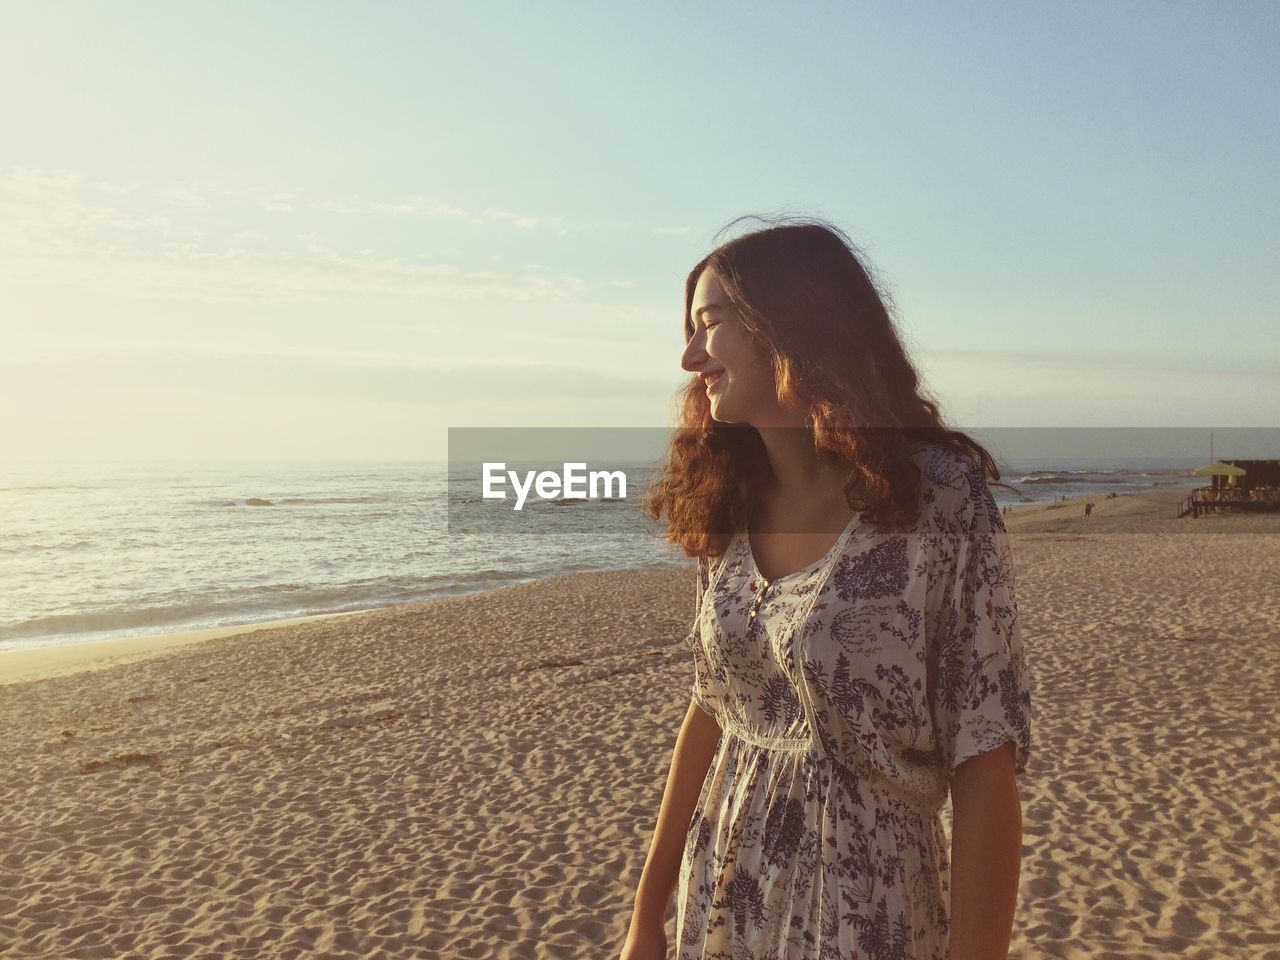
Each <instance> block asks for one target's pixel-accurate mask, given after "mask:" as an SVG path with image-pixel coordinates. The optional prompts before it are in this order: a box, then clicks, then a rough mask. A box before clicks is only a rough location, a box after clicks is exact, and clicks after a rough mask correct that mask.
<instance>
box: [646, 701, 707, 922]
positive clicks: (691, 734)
mask: <svg viewBox="0 0 1280 960" xmlns="http://www.w3.org/2000/svg"><path fill="white" fill-rule="evenodd" d="M720 733H721V731H720V725H719V724H718V723H717V722H716V720H715V718H714V717H712V716H711V715H710V714H708V713H707V712H706V711H705V710H703V709H702V708H701V707H699V706H698V705H697V704H696V703H694V702H693V701H690V702H689V709H688V711H687V712H686V713H685V715H684V723H683V724H681V726H680V733H679V735H678V736H677V737H676V746H675V751H674V753H673V755H672V758H671V770H670V772H669V773H668V774H667V786H666V790H665V791H664V793H663V795H662V806H661V808H660V809H659V811H658V825H657V827H656V829H655V830H654V834H653V842H652V843H651V844H650V845H649V856H648V858H647V859H646V860H645V864H644V870H643V871H641V874H640V884H639V887H638V888H637V890H636V903H635V908H634V910H633V911H632V915H631V922H632V924H633V925H634V924H643V923H658V924H661V923H663V922H664V921H665V918H666V914H667V904H668V903H669V902H670V900H671V894H672V893H673V892H674V891H675V887H676V881H677V879H678V873H679V870H680V861H681V858H682V856H683V854H684V841H685V837H686V836H687V835H688V832H689V826H690V824H691V823H692V821H693V811H694V807H696V806H697V804H698V796H699V794H701V792H702V781H703V780H704V779H706V776H707V770H708V769H709V768H710V767H711V760H712V758H713V757H714V756H715V752H716V745H717V744H718V743H719V742H720Z"/></svg>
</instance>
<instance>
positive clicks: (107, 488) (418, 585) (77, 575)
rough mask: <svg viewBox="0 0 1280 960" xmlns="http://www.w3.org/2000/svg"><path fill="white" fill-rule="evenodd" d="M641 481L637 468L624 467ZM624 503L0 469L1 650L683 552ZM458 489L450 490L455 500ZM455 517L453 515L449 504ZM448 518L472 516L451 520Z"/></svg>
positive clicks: (1071, 490) (1140, 474)
mask: <svg viewBox="0 0 1280 960" xmlns="http://www.w3.org/2000/svg"><path fill="white" fill-rule="evenodd" d="M1194 466H1198V463H1196V464H1190V463H1185V464H1184V463H1163V464H1160V463H1152V462H1143V463H1124V462H1113V463H1107V464H1098V463H1081V462H1062V463H1054V462H1039V463H1032V462H1027V463H1023V464H1017V463H1007V464H1006V463H1002V464H1001V468H1002V470H1001V473H1002V478H1003V481H1004V482H1005V483H1007V484H1008V486H1007V487H1006V486H993V488H992V490H993V493H994V494H995V497H996V500H997V501H998V502H999V503H1000V504H1001V505H1004V504H1016V503H1027V502H1051V501H1054V500H1057V499H1058V498H1060V497H1063V496H1066V497H1076V496H1084V495H1096V496H1099V497H1105V496H1106V495H1107V494H1108V493H1112V492H1115V493H1137V492H1143V491H1149V490H1154V489H1162V488H1163V489H1174V488H1179V489H1188V490H1189V489H1190V488H1192V487H1194V486H1199V485H1202V484H1203V483H1204V481H1203V480H1199V479H1195V478H1192V477H1189V476H1187V475H1186V474H1187V472H1188V471H1189V470H1190V469H1191V468H1193V467H1194ZM631 476H632V482H633V484H634V483H635V482H636V481H635V474H631ZM628 493H629V495H630V497H629V501H627V502H620V501H617V500H615V501H612V502H595V501H573V502H565V501H563V500H562V501H560V502H559V503H555V502H552V501H530V502H528V503H526V504H525V507H524V509H525V510H527V511H530V514H531V516H534V517H535V518H536V516H537V513H536V512H537V511H544V512H545V511H553V512H555V514H556V518H555V519H556V521H557V523H556V524H555V525H554V526H555V529H556V530H557V531H558V532H545V530H546V529H550V527H551V526H552V525H550V524H548V525H547V526H546V527H545V528H544V530H543V531H542V532H539V533H537V534H536V535H527V534H521V533H519V532H518V531H517V532H510V531H509V532H506V533H502V532H496V533H461V532H453V533H450V532H448V531H449V530H450V529H451V527H450V526H448V525H447V522H446V521H447V519H448V517H449V514H448V512H447V508H448V506H449V500H448V476H447V471H446V465H445V464H444V463H427V462H417V463H404V462H401V463H309V464H298V463H274V464H273V463H260V464H245V463H222V464H214V463H209V464H201V463H190V462H181V463H179V462H171V463H164V462H159V463H158V462H130V463H110V462H102V463H84V462H80V463H70V462H68V463H12V464H7V465H4V466H3V467H0V650H12V649H18V648H29V647H38V646H45V645H50V644H67V643H77V642H82V641H87V640H100V639H107V638H110V637H116V636H141V635H145V634H157V633H170V632H176V631H181V630H196V629H204V628H210V627H226V626H239V625H243V624H253V623H261V622H265V621H269V620H277V619H282V618H287V617H298V616H307V615H312V614H321V613H337V612H342V611H349V610H360V609H368V608H373V607H381V606H387V605H391V604H401V603H409V602H412V601H417V600H427V599H431V598H435V597H443V596H449V595H454V594H460V593H470V592H474V591H478V590H484V589H488V588H492V587H497V586H503V585H507V584H513V583H520V582H523V581H528V580H536V579H539V578H542V577H547V576H552V575H557V574H563V573H571V572H575V571H582V570H609V569H619V568H624V567H643V566H650V565H657V564H670V563H680V562H685V558H684V556H683V554H682V553H681V552H680V551H679V550H678V549H677V548H676V547H674V546H670V545H668V544H667V543H666V542H665V541H664V540H662V539H661V537H660V536H659V535H658V532H657V526H656V524H655V522H654V521H651V520H646V519H644V518H643V517H642V516H641V515H640V513H639V511H638V510H637V508H636V503H638V501H639V499H640V489H639V487H634V488H633V489H631V490H629V491H628ZM456 504H457V501H456V500H455V509H456ZM453 516H454V517H455V518H456V517H457V516H459V514H458V513H455V514H454V515H453ZM452 529H455V530H456V529H461V524H455V525H454V527H453V528H452Z"/></svg>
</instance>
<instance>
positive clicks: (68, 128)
mask: <svg viewBox="0 0 1280 960" xmlns="http://www.w3.org/2000/svg"><path fill="white" fill-rule="evenodd" d="M4 19H5V29H4V31H2V32H0V81H2V82H0V116H3V118H4V129H3V134H0V442H2V443H3V449H4V451H5V455H6V456H7V457H9V458H11V459H17V460H37V461H38V460H79V459H114V460H150V459H172V460H252V459H283V460H333V459H344V460H385V459H404V460H414V459H437V458H440V457H443V456H444V455H445V453H446V449H447V431H448V428H450V427H478V426H502V427H525V426H538V427H548V426H555V427H562V426H596V427H598V426H626V427H634V426H645V427H662V426H669V425H673V424H674V409H675V408H674V405H673V398H674V396H675V393H676V391H677V390H678V389H679V387H680V386H681V384H682V383H683V382H684V381H685V380H687V378H688V377H689V374H686V373H685V372H684V371H683V370H681V368H680V355H681V353H682V351H683V348H684V340H683V333H682V323H683V314H682V311H683V296H684V280H685V276H686V275H687V273H688V271H689V270H690V268H691V267H692V266H693V265H694V264H695V263H696V262H697V261H698V260H699V259H701V258H702V256H704V255H705V254H706V253H707V252H708V251H710V250H711V249H712V248H713V247H714V246H715V245H716V244H717V242H719V241H718V239H717V237H718V236H719V239H724V238H725V237H726V236H727V235H733V233H732V232H730V233H729V234H727V235H725V234H721V233H720V231H722V229H723V228H725V227H726V226H728V225H729V224H730V222H731V221H733V220H735V219H736V218H738V217H742V216H748V215H752V214H758V215H764V216H769V215H778V214H792V215H800V216H817V217H822V218H824V219H826V220H828V221H830V222H832V223H835V224H836V225H837V226H839V227H840V228H841V229H842V230H844V231H845V232H846V233H848V234H849V236H850V237H851V239H852V240H853V241H854V243H855V244H856V245H857V246H858V248H859V251H860V253H861V254H862V255H863V256H864V257H865V258H866V260H867V262H868V263H869V266H870V267H871V269H872V270H873V271H874V273H875V275H876V277H877V278H878V280H879V281H880V283H881V284H882V285H883V286H884V288H885V289H886V291H888V292H889V293H890V295H891V297H892V302H893V309H894V315H895V320H896V322H897V324H898V329H899V332H900V334H901V335H902V337H903V340H904V343H905V344H906V346H907V348H908V350H909V352H910V354H911V356H912V358H913V360H914V361H915V362H916V363H917V365H918V367H919V369H920V371H921V374H922V376H923V378H924V381H925V384H926V386H927V387H928V388H929V390H930V391H932V393H933V394H934V395H935V396H937V397H938V398H939V400H940V401H941V402H942V406H943V412H944V415H945V416H946V417H947V418H948V420H949V422H951V423H953V424H955V425H958V426H960V427H961V428H971V427H981V426H989V427H1068V426H1069V427H1099V426H1102V427H1110V426H1114V427H1139V426H1141V427H1206V428H1208V427H1215V426H1216V427H1220V428H1226V427H1274V426H1278V425H1280V422H1278V421H1280V417H1277V411H1280V322H1278V321H1280V278H1278V276H1277V269H1276V265H1277V264H1278V263H1280V65H1278V64H1280V60H1277V58H1276V57H1275V56H1274V50H1275V49H1276V45H1277V41H1280V5H1276V4H1274V3H1245V2H1238V3H1231V4H1200V5H1193V4H1191V3H1159V4H1157V3H1124V4H1115V3H1083V2H1082V3H1072V4H1054V3H995V2H991V3H980V4H979V3H936V4H934V3H930V4H923V3H911V4H898V3H887V2H886V3H822V2H814V3H805V4H801V5H796V4H785V5H784V4H761V3H744V2H742V0H738V2H734V3H732V4H730V3H698V4H674V3H645V4H634V5H624V4H582V3H575V4H569V3H554V2H548V3H538V4H518V3H507V4H494V3H480V2H477V3H467V4H443V3H439V4H436V3H426V2H420V3H390V2H371V3H359V4H358V3H354V2H350V3H341V4H340V3H319V2H307V3H290V2H273V3H271V4H262V3H247V2H240V3H237V2H225V0H223V2H218V3H212V2H205V3H197V2H190V3H183V4H172V3H150V2H141V0H132V2H130V3H127V4H87V3H78V2H77V3H71V2H61V0H42V2H40V3H29V2H22V3H19V2H8V3H6V4H5V16H4ZM1271 455H1272V456H1280V451H1277V452H1276V453H1274V454H1271Z"/></svg>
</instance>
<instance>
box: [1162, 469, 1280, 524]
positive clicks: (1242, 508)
mask: <svg viewBox="0 0 1280 960" xmlns="http://www.w3.org/2000/svg"><path fill="white" fill-rule="evenodd" d="M1191 474H1192V476H1196V477H1208V478H1209V481H1210V483H1209V486H1207V487H1196V488H1195V489H1194V490H1192V491H1191V496H1190V497H1188V498H1187V499H1186V500H1183V501H1182V502H1181V503H1179V504H1178V516H1179V517H1185V516H1186V515H1187V514H1191V516H1192V517H1193V518H1195V517H1199V516H1200V515H1201V514H1206V513H1246V512H1248V513H1252V512H1256V511H1270V512H1280V460H1217V461H1214V462H1213V463H1209V464H1205V465H1204V466H1203V467H1198V468H1196V469H1195V470H1193V471H1191Z"/></svg>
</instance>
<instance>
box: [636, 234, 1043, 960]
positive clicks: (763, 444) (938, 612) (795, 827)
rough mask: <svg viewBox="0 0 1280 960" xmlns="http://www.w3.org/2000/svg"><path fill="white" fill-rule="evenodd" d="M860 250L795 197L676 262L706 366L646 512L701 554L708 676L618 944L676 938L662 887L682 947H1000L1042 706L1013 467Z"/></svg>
mask: <svg viewBox="0 0 1280 960" xmlns="http://www.w3.org/2000/svg"><path fill="white" fill-rule="evenodd" d="M860 257H861V254H860V253H858V252H857V251H856V249H855V248H854V247H853V245H852V243H851V242H850V241H849V239H848V237H846V236H845V235H844V234H843V233H842V232H840V231H839V230H838V229H836V228H834V227H831V226H829V225H827V224H825V223H822V222H815V221H812V220H804V221H794V220H790V219H788V220H785V221H782V222H774V223H772V225H769V226H766V227H764V228H762V229H759V230H756V231H755V232H752V233H748V234H745V235H743V236H739V237H737V238H736V239H732V240H729V241H727V242H726V243H724V244H723V245H721V246H719V247H717V248H716V249H715V250H713V251H712V252H711V253H710V254H709V255H708V256H707V257H705V258H704V259H702V260H701V261H700V262H699V263H698V264H697V265H696V266H694V267H693V269H692V270H691V271H690V273H689V275H688V277H687V278H686V280H685V291H684V292H685V313H684V318H683V319H684V336H685V344H686V345H685V349H684V353H683V356H682V357H681V366H682V367H683V368H684V369H685V370H686V371H688V372H689V373H692V374H695V375H696V376H694V377H693V378H692V379H691V380H690V381H689V382H688V384H687V385H686V386H685V387H683V388H682V391H681V394H680V396H679V401H678V402H679V410H680V416H679V423H678V425H677V430H676V431H675V433H674V434H673V438H672V441H671V446H670V449H669V451H668V457H667V462H666V463H665V464H664V465H663V467H662V469H661V470H660V471H659V473H658V474H657V475H656V476H655V477H654V480H653V483H652V486H651V487H650V489H649V492H648V494H647V499H646V506H647V508H648V510H649V512H650V513H651V514H652V516H653V517H654V518H656V519H659V520H661V519H663V518H664V517H665V518H666V521H667V525H666V535H667V538H668V540H669V541H671V542H673V543H678V544H679V545H680V546H681V547H682V548H683V549H684V550H685V552H686V554H688V555H690V556H694V557H696V558H697V561H698V563H697V578H696V590H695V601H694V619H693V624H692V626H691V628H690V631H689V634H688V636H687V637H686V640H685V642H686V643H687V644H688V649H689V650H690V651H691V653H692V658H693V678H692V685H691V689H690V691H689V695H690V702H689V704H688V708H687V710H686V712H685V715H684V720H683V724H682V726H681V728H680V732H679V735H678V737H677V738H676V746H675V750H674V755H673V757H672V760H671V767H670V771H669V773H668V776H667V781H666V787H665V790H664V793H663V798H662V805H661V809H660V810H659V812H658V816H657V826H656V828H655V831H654V834H653V838H652V841H651V844H650V848H649V853H648V856H647V858H646V861H645V864H644V868H643V870H642V871H641V875H640V881H639V885H638V888H637V890H636V895H635V904H634V908H633V911H632V916H631V922H630V926H629V929H628V933H627V937H626V940H625V943H624V944H623V946H622V951H621V957H622V960H665V958H666V957H667V943H666V934H665V931H664V917H665V914H666V912H667V909H668V906H669V905H670V901H671V897H672V895H673V893H674V895H675V897H676V927H675V958H676V960H694V958H703V957H713V956H714V957H730V956H733V957H741V958H744V960H745V958H748V957H751V958H760V960H765V958H769V960H777V958H783V957H802V956H803V957H814V958H817V957H819V956H822V957H839V958H841V960H847V958H849V957H867V958H870V957H872V956H878V955H879V953H877V949H880V948H875V947H872V946H869V945H868V944H869V941H868V937H870V936H875V937H877V938H881V937H883V938H886V939H883V940H880V939H878V940H877V941H876V942H879V943H881V944H882V945H883V948H882V949H883V950H885V951H889V950H891V948H890V947H889V946H888V944H889V943H890V942H892V943H893V944H895V945H896V946H894V947H893V948H892V952H893V955H894V956H896V957H900V958H903V960H906V958H907V957H912V958H914V957H920V958H924V957H929V958H943V957H948V956H949V957H956V958H958V957H977V956H979V954H980V953H981V955H982V956H995V955H996V946H995V945H996V944H997V942H998V943H1000V944H1003V945H1006V946H1007V944H1008V942H1009V938H1010V934H1011V932H1012V925H1013V919H1014V914H1015V908H1016V903H1017V894H1018V881H1017V877H1018V870H1019V864H1020V862H1021V856H1022V854H1021V849H1022V842H1021V835H1022V834H1021V823H1022V814H1021V804H1020V801H1019V798H1018V790H1017V785H1016V779H1015V778H1016V776H1017V775H1018V774H1025V772H1026V764H1027V760H1028V757H1029V755H1030V752H1031V745H1032V728H1031V698H1030V693H1029V684H1028V679H1029V676H1028V672H1027V667H1026V662H1025V657H1024V652H1023V647H1022V639H1021V632H1020V628H1019V627H1018V624H1019V622H1020V621H1019V617H1018V616H1017V605H1016V603H1015V600H1014V591H1013V582H1014V581H1013V563H1012V561H1013V556H1012V550H1011V547H1010V543H1009V539H1008V534H1007V531H1006V529H1005V525H1004V522H1003V520H1002V514H1001V512H1000V510H999V509H998V508H997V505H996V502H995V498H994V496H993V494H992V491H991V485H990V484H989V482H988V476H990V477H991V478H993V479H995V480H999V478H1000V474H999V470H998V468H997V467H996V464H995V461H994V459H993V458H992V456H991V454H990V453H989V452H988V451H987V450H986V449H985V448H984V447H983V446H982V445H981V444H979V443H978V442H977V441H976V440H974V439H973V438H972V437H970V436H968V435H966V434H964V433H962V432H960V431H959V430H955V429H951V428H949V427H947V426H945V424H944V422H943V418H942V416H941V414H940V413H939V407H938V403H937V401H936V400H934V399H932V398H931V397H930V396H929V395H928V394H927V393H925V392H924V390H923V387H922V386H921V377H920V374H919V372H918V371H917V370H916V369H915V368H914V367H913V366H912V364H911V362H910V360H909V358H908V356H907V353H906V350H905V349H904V348H903V345H902V342H901V340H900V337H899V333H898V331H897V329H896V328H895V325H894V323H893V321H892V319H891V317H890V314H889V312H888V309H887V308H886V305H885V301H884V299H882V295H881V293H880V290H879V289H878V287H877V285H876V283H875V282H874V281H873V280H872V272H871V270H870V267H869V266H868V265H867V264H866V263H864V261H863V260H862V259H860ZM890 706H892V709H889V707H890ZM907 744H910V745H912V747H913V749H910V750H904V749H903V747H904V745H907ZM948 795H949V796H950V798H951V802H952V809H953V811H954V819H953V823H952V827H951V831H950V837H951V850H948V849H947V848H946V846H945V845H944V844H945V836H944V825H943V823H942V819H941V813H942V809H943V805H944V804H945V802H946V800H947V798H948ZM959 850H962V851H964V852H963V854H962V855H960V856H959V857H956V856H954V855H953V851H959ZM872 894H873V895H872ZM953 921H954V922H953ZM873 931H874V933H873ZM979 945H981V946H979ZM1003 952H1004V950H1003V948H1002V949H1001V950H1000V954H1001V955H1003ZM885 956H888V953H885Z"/></svg>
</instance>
